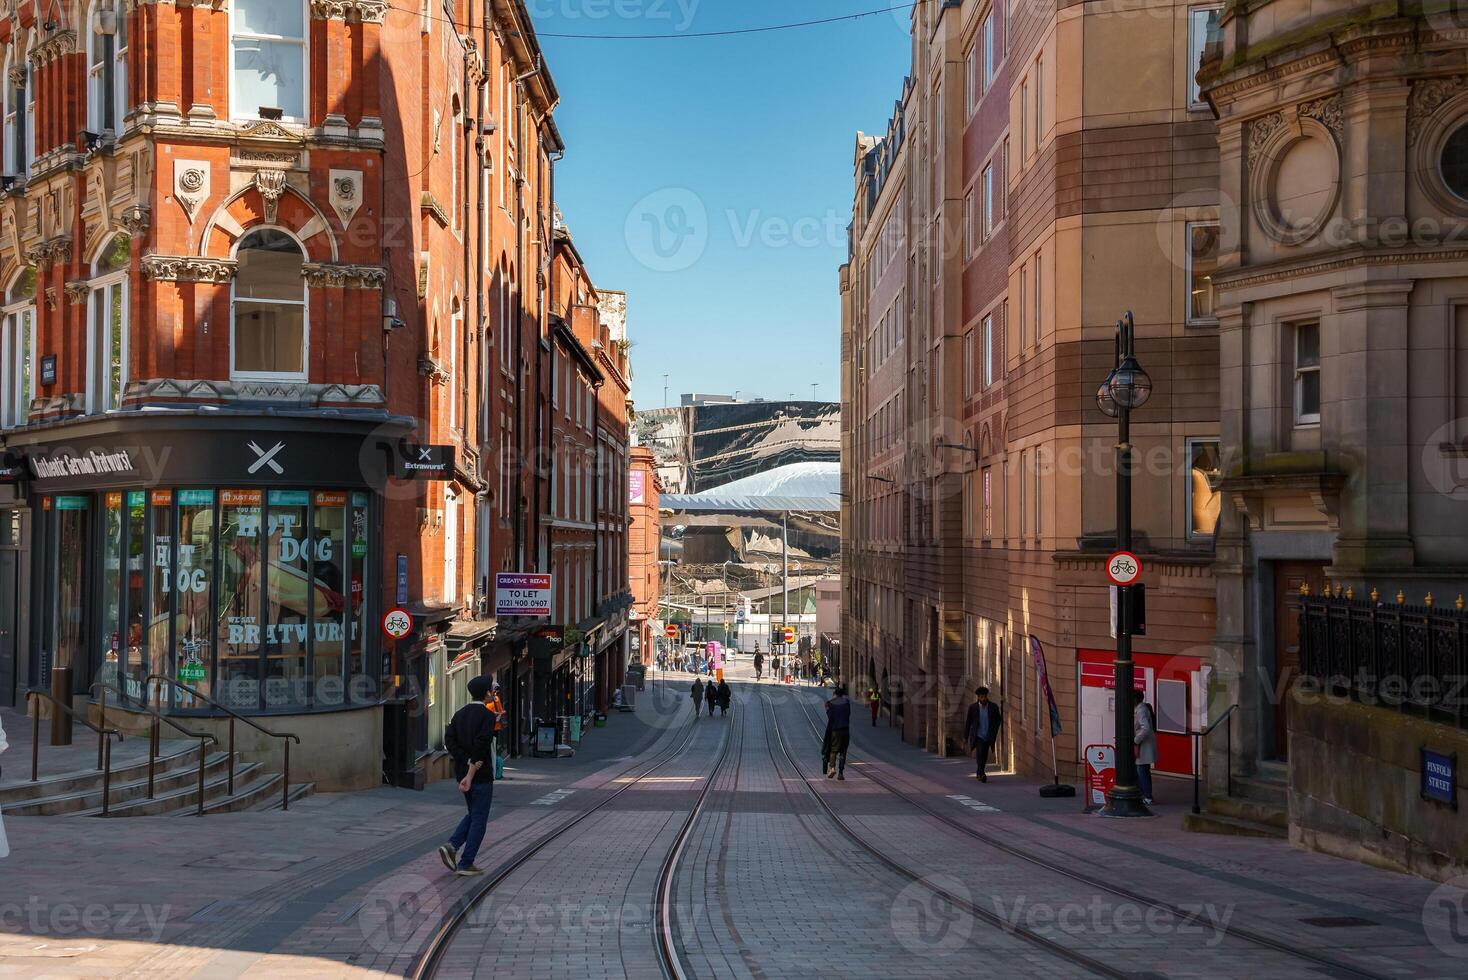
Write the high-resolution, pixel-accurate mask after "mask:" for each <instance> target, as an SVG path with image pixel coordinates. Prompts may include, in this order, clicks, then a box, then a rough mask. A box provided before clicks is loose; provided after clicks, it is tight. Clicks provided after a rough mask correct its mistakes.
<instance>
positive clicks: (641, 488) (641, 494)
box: [627, 470, 647, 504]
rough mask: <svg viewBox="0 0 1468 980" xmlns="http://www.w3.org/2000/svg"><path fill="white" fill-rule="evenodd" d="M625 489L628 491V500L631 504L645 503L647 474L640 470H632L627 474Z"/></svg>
mask: <svg viewBox="0 0 1468 980" xmlns="http://www.w3.org/2000/svg"><path fill="white" fill-rule="evenodd" d="M627 487H628V490H629V491H630V495H629V496H630V500H631V502H632V503H633V504H645V503H647V474H646V473H645V472H643V471H642V470H633V471H632V472H631V473H628V474H627Z"/></svg>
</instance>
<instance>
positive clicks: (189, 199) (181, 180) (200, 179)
mask: <svg viewBox="0 0 1468 980" xmlns="http://www.w3.org/2000/svg"><path fill="white" fill-rule="evenodd" d="M209 173H210V169H209V164H208V163H207V162H206V161H203V160H175V161H173V196H174V197H175V198H177V199H178V204H179V207H181V208H183V210H184V214H186V215H188V219H189V224H193V223H194V216H195V215H196V214H198V213H199V208H200V206H201V205H203V203H204V202H205V201H207V200H208V199H209V184H210V178H209Z"/></svg>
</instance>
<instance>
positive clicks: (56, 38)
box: [31, 30, 76, 67]
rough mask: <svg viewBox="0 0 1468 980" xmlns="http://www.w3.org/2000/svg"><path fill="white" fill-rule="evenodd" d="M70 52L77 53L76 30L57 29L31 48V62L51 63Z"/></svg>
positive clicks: (39, 63) (38, 63)
mask: <svg viewBox="0 0 1468 980" xmlns="http://www.w3.org/2000/svg"><path fill="white" fill-rule="evenodd" d="M69 54H76V31H71V30H66V31H57V32H55V33H54V34H52V35H51V36H50V37H48V38H46V40H44V41H42V42H41V43H39V44H37V45H36V46H35V47H34V48H32V49H31V64H33V65H36V66H37V67H39V66H41V65H49V64H50V63H51V62H53V61H55V60H56V59H57V58H61V57H64V56H65V55H69Z"/></svg>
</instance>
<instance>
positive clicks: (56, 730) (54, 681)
mask: <svg viewBox="0 0 1468 980" xmlns="http://www.w3.org/2000/svg"><path fill="white" fill-rule="evenodd" d="M51 697H53V698H55V699H56V702H57V704H63V705H65V706H66V707H68V708H70V707H71V668H70V667H52V668H51ZM51 744H52V745H70V744H71V712H69V711H63V710H61V709H60V708H58V707H56V705H54V704H53V705H52V706H51Z"/></svg>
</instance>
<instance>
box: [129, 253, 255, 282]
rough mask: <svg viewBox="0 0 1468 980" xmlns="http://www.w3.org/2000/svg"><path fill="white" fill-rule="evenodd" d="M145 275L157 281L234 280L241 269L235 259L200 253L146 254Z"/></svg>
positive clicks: (144, 259) (144, 260) (144, 261)
mask: <svg viewBox="0 0 1468 980" xmlns="http://www.w3.org/2000/svg"><path fill="white" fill-rule="evenodd" d="M142 265H143V275H144V276H145V277H147V278H149V279H152V280H154V281H156V282H212V283H227V282H231V281H233V279H234V277H235V273H236V272H237V271H238V269H239V263H238V262H236V261H235V260H234V259H211V258H205V257H204V256H200V255H145V256H143V263H142Z"/></svg>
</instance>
